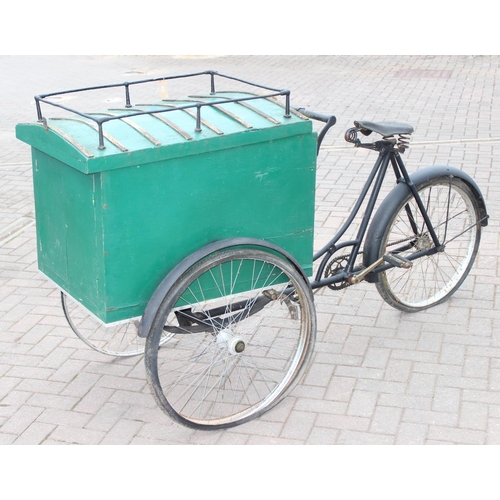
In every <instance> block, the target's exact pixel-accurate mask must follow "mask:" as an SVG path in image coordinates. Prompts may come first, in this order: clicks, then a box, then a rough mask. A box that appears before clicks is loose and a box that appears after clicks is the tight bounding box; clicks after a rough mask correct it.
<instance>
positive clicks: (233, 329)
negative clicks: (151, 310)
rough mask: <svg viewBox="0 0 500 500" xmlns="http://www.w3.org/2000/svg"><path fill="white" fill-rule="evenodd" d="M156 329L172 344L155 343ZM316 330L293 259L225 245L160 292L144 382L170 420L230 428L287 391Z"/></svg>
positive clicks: (308, 292)
mask: <svg viewBox="0 0 500 500" xmlns="http://www.w3.org/2000/svg"><path fill="white" fill-rule="evenodd" d="M162 334H166V335H167V336H169V340H168V341H167V342H166V343H165V345H164V346H163V347H162V348H161V349H158V347H159V340H160V338H161V335H162ZM315 335H316V315H315V311H314V304H313V298H312V293H311V290H310V287H309V285H308V284H307V283H306V282H305V280H304V278H303V277H302V276H301V275H300V273H299V272H297V270H296V269H295V268H294V267H293V266H292V265H291V264H289V263H288V262H287V261H284V260H283V259H281V258H279V257H277V256H275V255H274V254H271V253H269V252H264V251H261V250H251V249H229V250H224V251H221V252H219V253H216V254H212V255H211V256H209V257H207V258H206V259H204V260H201V261H199V262H198V263H197V264H195V265H194V266H193V267H191V268H190V269H188V270H187V271H186V272H185V273H184V274H183V275H182V276H181V278H180V279H178V280H177V281H176V283H175V284H174V285H173V286H172V287H171V289H170V290H169V291H168V292H167V294H166V295H165V297H164V299H163V301H162V303H161V305H160V306H159V308H158V311H157V314H156V317H155V319H154V321H153V325H152V327H151V330H150V333H149V335H148V338H147V341H146V357H145V361H146V371H147V376H148V381H149V383H150V386H151V388H152V391H153V394H154V397H155V399H156V401H157V403H158V404H159V406H160V407H161V408H162V410H163V411H165V412H166V413H167V414H168V415H169V416H170V417H172V418H173V419H174V420H176V421H177V422H179V423H181V424H183V425H186V426H188V427H192V428H202V429H219V428H224V427H232V426H235V425H239V424H242V423H244V422H247V421H249V420H251V419H253V418H255V417H257V416H259V415H261V414H262V413H264V412H265V411H267V410H269V409H270V408H272V407H273V406H274V405H276V404H277V403H278V402H279V401H280V400H281V399H282V398H283V397H284V396H285V395H286V394H287V393H288V392H289V391H290V390H291V389H292V387H293V386H294V385H295V384H296V383H297V382H298V380H299V378H300V376H301V375H302V374H303V372H304V369H305V368H306V366H307V362H308V361H309V359H310V355H311V351H312V348H313V345H314V341H315Z"/></svg>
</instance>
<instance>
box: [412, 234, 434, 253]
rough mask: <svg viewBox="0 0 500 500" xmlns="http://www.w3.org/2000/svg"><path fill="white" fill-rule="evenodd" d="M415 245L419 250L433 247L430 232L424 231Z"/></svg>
mask: <svg viewBox="0 0 500 500" xmlns="http://www.w3.org/2000/svg"><path fill="white" fill-rule="evenodd" d="M415 246H416V248H417V250H429V248H432V246H433V244H432V240H431V238H430V236H429V234H428V233H424V234H422V235H420V236H419V237H418V239H417V242H416V245H415Z"/></svg>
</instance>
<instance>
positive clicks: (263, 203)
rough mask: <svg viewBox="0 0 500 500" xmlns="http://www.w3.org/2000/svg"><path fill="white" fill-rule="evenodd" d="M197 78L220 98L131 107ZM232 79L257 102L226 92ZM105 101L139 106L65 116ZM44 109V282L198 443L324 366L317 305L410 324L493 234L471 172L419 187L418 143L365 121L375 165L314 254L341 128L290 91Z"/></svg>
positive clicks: (426, 176)
mask: <svg viewBox="0 0 500 500" xmlns="http://www.w3.org/2000/svg"><path fill="white" fill-rule="evenodd" d="M192 77H197V78H198V77H201V78H205V77H208V78H209V81H210V90H209V91H208V92H207V93H202V94H196V95H191V96H190V97H188V98H184V99H180V100H179V99H178V100H169V99H164V100H161V101H160V102H157V103H152V104H151V103H150V104H132V103H131V97H130V95H131V88H133V87H135V86H136V85H143V84H151V83H157V82H168V81H170V80H177V79H181V78H192ZM216 79H225V80H229V81H231V82H234V83H235V84H237V85H243V86H251V87H252V89H253V91H252V92H249V91H247V90H245V91H241V90H237V91H218V90H216V85H215V82H216ZM105 88H112V89H115V88H123V89H124V90H125V92H124V95H125V97H124V100H125V105H124V106H123V107H122V108H119V109H111V110H107V111H106V112H98V113H85V112H82V111H78V110H75V109H73V108H69V107H67V106H66V105H65V104H63V102H64V101H63V100H58V98H59V99H60V98H61V96H66V97H67V96H72V95H73V94H79V93H88V92H91V91H97V90H101V89H105ZM255 89H258V93H256V92H255ZM35 100H36V104H37V110H38V121H37V123H35V124H29V125H18V127H17V135H18V137H19V138H20V139H21V140H24V141H25V142H27V143H29V144H31V145H32V148H33V172H34V189H35V209H36V217H37V247H38V262H39V268H40V270H41V271H42V272H43V273H45V274H46V275H47V277H49V278H50V279H51V280H52V281H54V282H55V284H56V285H57V286H58V287H59V288H60V289H61V301H62V308H63V311H64V315H65V316H66V319H67V320H68V323H69V325H70V327H71V328H72V329H73V330H74V332H75V333H76V334H77V335H78V336H79V337H80V338H81V339H82V340H83V341H84V342H85V343H86V344H87V345H89V346H90V347H92V348H93V349H95V350H97V351H99V352H101V353H104V354H110V355H114V356H134V355H142V354H143V355H144V359H145V368H146V375H147V379H148V382H149V385H150V388H151V391H152V394H153V396H154V398H155V400H156V402H157V403H158V405H159V406H160V408H161V409H162V410H163V411H164V412H165V413H166V414H167V415H169V416H170V417H171V418H173V419H174V420H175V421H176V422H179V423H180V424H183V425H186V426H188V427H192V428H198V429H221V428H228V427H232V426H235V425H239V424H243V423H245V422H248V421H250V420H252V419H254V418H256V417H258V416H260V415H262V414H263V413H264V412H266V411H268V410H270V409H271V408H273V407H274V406H275V405H277V404H278V403H279V402H280V401H281V400H283V398H284V397H285V396H286V395H287V394H289V393H290V391H291V390H292V388H293V387H294V386H295V385H296V384H297V383H298V382H299V380H300V379H301V377H302V375H303V374H304V372H305V371H306V369H307V367H308V364H309V362H310V360H311V354H312V352H313V349H314V343H315V338H316V329H317V324H316V313H315V305H314V294H315V293H316V292H317V291H318V290H319V289H324V288H325V287H328V288H329V289H331V290H341V289H344V288H347V287H351V286H355V285H357V284H359V283H361V282H369V283H373V284H374V285H375V287H376V289H377V291H378V292H379V293H380V296H381V297H382V299H383V300H384V301H386V302H387V303H388V304H390V305H391V306H392V307H394V308H396V309H399V310H401V311H403V312H406V313H412V312H417V311H422V310H424V309H427V308H430V307H433V306H435V305H437V304H440V303H442V302H444V301H446V300H448V299H449V298H450V297H451V296H452V295H453V294H454V293H455V292H456V291H457V290H458V289H459V287H460V286H461V285H462V283H463V281H464V280H465V279H466V277H467V275H468V274H469V271H470V270H471V267H472V266H473V264H474V261H475V258H476V255H477V252H478V248H479V243H480V237H481V229H482V227H485V226H486V225H487V222H488V215H487V210H486V204H485V200H484V198H483V196H482V194H481V191H480V189H479V187H478V186H477V184H476V182H475V181H474V180H473V179H472V178H471V177H470V176H469V175H468V174H467V173H465V172H464V171H462V170H460V169H458V168H455V167H451V166H429V167H424V168H421V169H418V170H417V171H416V172H414V173H412V174H410V173H409V172H408V171H407V169H406V166H405V164H404V162H403V159H402V155H403V154H404V152H405V151H406V150H407V148H408V147H409V143H410V138H411V135H412V133H413V132H414V130H413V127H412V126H411V125H409V124H406V123H400V122H373V121H369V120H357V121H355V122H354V126H353V127H352V128H350V129H349V130H347V132H346V133H345V140H346V141H347V142H348V143H350V144H352V145H353V146H354V147H357V148H365V149H368V150H372V151H374V152H376V153H377V158H376V161H375V164H374V166H373V168H372V170H371V171H370V173H369V174H368V175H367V178H366V182H365V184H364V187H363V188H362V190H361V193H360V195H359V198H358V200H357V202H356V203H355V205H354V207H353V209H352V211H351V213H350V215H349V216H348V217H347V219H346V220H345V222H344V223H343V225H342V226H341V227H340V229H339V230H338V231H337V233H336V234H335V235H334V236H333V237H332V238H331V240H330V241H329V242H328V243H327V244H326V245H324V246H323V248H321V249H319V250H318V251H317V252H316V253H314V252H313V243H314V242H313V233H314V190H315V182H316V178H315V171H316V157H317V154H318V152H319V151H320V147H321V144H322V141H323V139H324V137H325V134H326V133H327V132H328V130H329V129H330V128H331V127H332V126H333V125H334V124H335V122H336V118H335V116H333V115H329V114H327V115H325V114H320V113H317V112H315V111H311V110H306V109H304V108H297V107H293V106H292V105H291V98H290V91H288V90H282V89H275V88H271V87H267V86H263V85H258V84H255V83H251V82H248V81H245V80H241V79H238V78H235V77H230V76H227V75H222V74H220V73H217V72H215V71H205V72H202V73H195V74H190V75H180V76H170V77H162V78H157V79H148V80H141V81H138V82H126V83H123V84H116V85H109V86H101V87H89V88H84V89H76V90H71V91H64V92H57V93H51V94H44V95H39V96H36V97H35ZM283 101H284V102H283ZM42 104H43V105H44V106H46V105H50V106H52V107H56V108H58V109H60V110H62V112H64V113H67V114H69V115H68V116H69V118H57V119H55V118H53V119H50V118H46V116H45V115H44V114H43V113H42ZM58 120H59V121H58ZM312 121H319V122H322V123H324V125H323V128H322V129H321V130H320V131H319V133H316V132H314V131H313V127H312ZM368 136H375V140H373V141H372V142H364V141H365V139H364V137H368ZM127 141H128V142H129V143H128V144H127ZM391 170H392V172H393V174H394V179H395V186H394V187H393V189H392V190H391V191H390V192H389V194H388V195H387V196H386V197H385V198H384V200H383V201H382V202H381V203H378V200H379V197H380V192H381V188H382V185H383V181H384V179H385V177H386V174H387V173H388V172H390V171H391ZM362 207H364V211H363V212H362V214H360V211H361V209H362ZM358 218H359V219H360V223H359V227H358V230H357V235H356V237H355V238H354V239H352V240H342V238H343V237H344V235H345V234H346V231H347V230H348V229H349V228H350V227H351V225H352V224H353V221H355V220H356V219H358Z"/></svg>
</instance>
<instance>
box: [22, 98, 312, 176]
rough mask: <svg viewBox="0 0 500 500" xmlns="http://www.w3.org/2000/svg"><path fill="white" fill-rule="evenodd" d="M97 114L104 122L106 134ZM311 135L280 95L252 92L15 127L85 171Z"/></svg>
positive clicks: (25, 138)
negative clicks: (263, 94) (271, 95)
mask: <svg viewBox="0 0 500 500" xmlns="http://www.w3.org/2000/svg"><path fill="white" fill-rule="evenodd" d="M94 119H97V120H104V121H102V132H101V134H102V135H101V136H100V133H99V126H98V123H96V121H94ZM311 132H312V124H311V122H310V121H309V120H308V119H307V118H306V117H304V116H303V115H301V114H300V113H298V112H295V111H293V110H290V114H289V115H288V116H286V109H285V106H284V105H283V104H282V103H281V102H279V101H277V100H276V99H275V98H273V97H266V96H260V95H259V94H255V93H249V92H214V93H207V94H206V95H192V96H189V97H187V98H186V99H182V100H162V101H159V102H155V103H148V104H140V103H139V104H134V105H133V106H130V107H123V108H111V109H107V110H105V111H103V112H101V113H92V115H90V114H87V115H84V114H76V115H74V116H70V117H67V116H65V117H64V118H43V119H42V120H41V121H39V122H35V123H28V124H18V125H17V127H16V136H17V138H18V139H20V140H22V141H24V142H26V143H28V144H30V145H31V146H32V147H34V148H36V149H39V150H41V151H43V152H45V153H47V154H49V155H51V156H53V157H55V158H57V159H58V160H60V161H62V162H64V163H66V164H68V165H70V166H71V167H73V168H75V169H77V170H79V171H81V172H83V173H86V174H88V173H95V172H101V171H106V170H113V169H116V168H123V167H127V166H132V165H137V164H144V163H150V162H155V161H160V160H165V159H169V158H176V157H182V156H189V155H195V154H200V153H204V152H209V151H218V150H222V149H226V148H231V147H238V146H241V145H247V144H252V143H258V142H262V141H271V140H275V139H279V138H281V137H289V136H293V135H299V134H304V133H311ZM100 142H101V144H100Z"/></svg>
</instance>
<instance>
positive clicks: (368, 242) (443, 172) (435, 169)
mask: <svg viewBox="0 0 500 500" xmlns="http://www.w3.org/2000/svg"><path fill="white" fill-rule="evenodd" d="M435 177H458V178H459V179H461V180H462V181H464V182H465V183H466V184H467V185H468V187H469V188H470V190H471V191H472V193H473V194H474V196H475V198H476V200H477V203H478V205H479V217H480V219H482V222H481V226H487V225H488V214H487V211H486V203H485V201H484V198H483V195H482V193H481V190H480V189H479V187H478V186H477V184H476V182H475V181H474V179H472V177H470V176H469V175H468V174H466V173H465V172H464V171H462V170H460V169H458V168H455V167H449V166H432V167H426V168H423V169H422V170H418V171H417V172H414V173H413V174H411V175H410V180H411V182H412V183H413V184H414V185H415V187H417V189H418V187H419V186H420V185H422V184H424V183H425V182H427V181H429V180H430V179H433V178H435ZM409 193H410V188H409V187H408V185H407V184H406V182H400V183H399V184H397V185H396V186H395V187H394V189H393V190H392V191H391V192H390V193H389V194H388V195H387V197H386V198H385V199H384V201H383V202H382V203H381V204H380V207H379V208H378V210H377V212H376V213H375V215H374V217H373V219H372V221H371V223H370V227H369V229H368V232H367V233H366V239H365V244H364V247H363V265H364V266H365V267H368V266H369V265H370V264H372V263H373V262H375V261H376V260H377V259H378V258H379V256H378V254H377V250H378V248H379V246H380V241H381V239H382V236H383V233H384V229H385V228H386V227H387V224H389V220H390V218H391V216H392V215H393V214H394V211H395V210H396V208H397V207H398V206H399V204H400V203H402V201H403V200H404V199H405V198H406V197H407V196H408V194H409ZM378 279H379V275H378V274H373V273H372V274H369V275H368V276H367V277H366V278H365V280H366V281H368V282H370V283H375V282H377V281H378Z"/></svg>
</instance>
